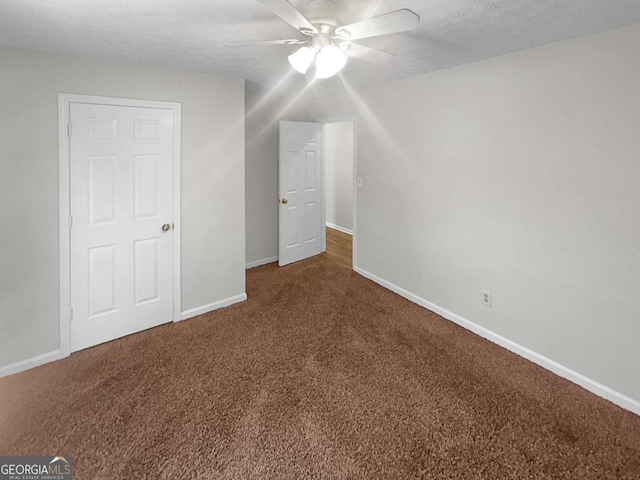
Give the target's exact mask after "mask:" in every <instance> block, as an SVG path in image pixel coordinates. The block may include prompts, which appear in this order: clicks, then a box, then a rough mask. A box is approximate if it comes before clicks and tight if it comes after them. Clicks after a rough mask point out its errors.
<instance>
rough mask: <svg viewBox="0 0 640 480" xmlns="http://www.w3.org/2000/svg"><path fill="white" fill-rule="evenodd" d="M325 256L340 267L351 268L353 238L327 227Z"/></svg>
mask: <svg viewBox="0 0 640 480" xmlns="http://www.w3.org/2000/svg"><path fill="white" fill-rule="evenodd" d="M325 255H326V256H327V257H329V258H330V259H332V260H335V261H336V262H338V263H339V264H340V265H344V266H345V267H347V268H349V269H351V268H353V260H352V258H353V236H352V235H349V234H348V233H344V232H341V231H340V230H336V229H334V228H329V227H327V251H326V252H325Z"/></svg>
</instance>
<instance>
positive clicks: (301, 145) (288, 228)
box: [278, 121, 324, 266]
mask: <svg viewBox="0 0 640 480" xmlns="http://www.w3.org/2000/svg"><path fill="white" fill-rule="evenodd" d="M278 188H279V193H280V199H279V202H280V207H279V209H280V211H279V215H278V218H279V240H278V259H279V265H280V266H283V265H288V264H289V263H293V262H297V261H299V260H303V259H305V258H309V257H312V256H314V255H318V254H320V253H322V243H323V241H322V240H323V233H324V225H323V220H322V219H323V217H322V195H323V192H324V187H323V185H322V124H320V123H307V122H286V121H282V122H280V156H279V187H278Z"/></svg>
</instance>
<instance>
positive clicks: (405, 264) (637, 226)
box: [320, 25, 640, 400]
mask: <svg viewBox="0 0 640 480" xmlns="http://www.w3.org/2000/svg"><path fill="white" fill-rule="evenodd" d="M638 45H640V25H634V26H631V27H626V28H622V29H619V30H615V31H610V32H605V33H600V34H596V35H590V36H586V37H582V38H577V39H574V40H570V41H565V42H562V43H557V44H553V45H548V46H544V47H540V48H536V49H533V50H529V51H524V52H520V53H515V54H510V55H506V56H502V57H498V58H494V59H490V60H486V61H482V62H478V63H473V64H469V65H464V66H460V67H456V68H452V69H449V70H444V71H440V72H436V73H432V74H427V75H422V76H418V77H414V78H410V79H406V80H403V81H398V82H394V83H388V84H384V85H380V86H376V87H373V88H369V89H366V90H362V91H358V92H354V91H351V92H350V93H351V95H350V96H349V98H339V99H335V100H334V101H333V102H331V101H329V100H328V99H327V100H325V101H324V102H323V104H322V105H323V108H322V110H323V111H322V112H321V113H320V115H325V116H333V115H341V114H346V113H357V114H358V115H359V119H358V131H357V136H358V175H359V176H362V177H364V188H361V189H359V192H358V205H357V210H358V220H357V221H358V225H357V228H358V245H357V248H358V266H359V267H360V268H362V269H364V270H366V271H368V272H370V273H373V274H375V275H377V276H378V277H381V278H382V279H384V280H386V281H389V282H392V283H393V284H395V285H397V286H399V287H402V288H404V289H406V290H407V291H409V292H411V293H413V294H415V295H417V296H418V297H421V298H423V299H426V300H428V301H430V302H433V303H434V304H436V305H439V306H441V307H443V308H445V309H447V310H449V311H451V312H454V313H456V314H458V315H461V316H462V317H465V318H466V319H469V320H471V321H473V322H476V323H477V324H479V325H481V326H483V327H486V328H488V329H490V330H492V331H494V332H497V333H499V334H501V335H503V336H505V337H507V338H508V339H510V340H512V341H515V342H517V343H519V344H520V345H523V346H525V347H528V348H530V349H532V350H533V351H535V352H538V353H539V354H542V355H544V356H546V357H548V358H550V359H552V360H555V361H556V362H559V363H560V364H562V365H564V366H566V367H568V368H570V369H573V370H575V371H577V372H579V373H581V374H583V375H585V376H587V377H589V378H591V379H593V380H595V381H598V382H601V383H602V384H604V385H606V386H608V387H611V388H613V389H615V390H617V391H619V392H621V393H623V394H625V395H628V396H630V397H632V398H633V399H636V400H640V374H639V370H638V365H640V343H639V339H640V313H639V312H640V214H639V212H640V183H639V182H640V89H639V85H640V56H639V55H638ZM482 289H486V290H490V291H492V292H493V303H494V304H493V307H492V308H487V307H485V306H483V305H482V303H481V290H482Z"/></svg>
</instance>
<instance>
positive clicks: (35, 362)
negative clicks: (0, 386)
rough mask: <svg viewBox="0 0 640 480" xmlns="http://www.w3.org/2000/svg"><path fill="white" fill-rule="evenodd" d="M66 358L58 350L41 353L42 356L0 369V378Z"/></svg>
mask: <svg viewBox="0 0 640 480" xmlns="http://www.w3.org/2000/svg"><path fill="white" fill-rule="evenodd" d="M67 356H68V355H65V354H64V353H63V352H62V350H60V349H58V350H54V351H52V352H48V353H43V354H42V355H37V356H35V357H31V358H27V359H26V360H20V361H19V362H15V363H11V364H9V365H5V366H4V367H0V377H4V376H6V375H11V374H14V373H18V372H22V371H23V370H28V369H30V368H34V367H39V366H40V365H44V364H45V363H49V362H53V361H55V360H60V359H61V358H65V357H67Z"/></svg>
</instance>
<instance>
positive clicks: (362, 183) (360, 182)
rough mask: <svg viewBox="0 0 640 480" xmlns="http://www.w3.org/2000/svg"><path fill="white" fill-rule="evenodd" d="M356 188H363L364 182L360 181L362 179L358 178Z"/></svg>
mask: <svg viewBox="0 0 640 480" xmlns="http://www.w3.org/2000/svg"><path fill="white" fill-rule="evenodd" d="M358 186H359V187H364V181H363V180H362V177H358Z"/></svg>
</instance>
